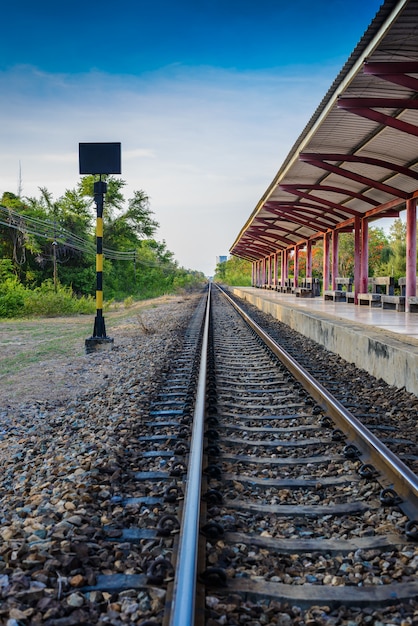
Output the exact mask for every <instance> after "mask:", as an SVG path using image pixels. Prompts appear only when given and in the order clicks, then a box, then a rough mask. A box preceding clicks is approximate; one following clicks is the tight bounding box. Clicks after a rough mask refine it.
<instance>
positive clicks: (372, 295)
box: [357, 276, 395, 307]
mask: <svg viewBox="0 0 418 626" xmlns="http://www.w3.org/2000/svg"><path fill="white" fill-rule="evenodd" d="M369 286H370V287H371V291H370V292H368V293H359V294H358V296H357V301H358V304H359V306H371V307H381V306H382V295H385V296H394V295H395V279H394V278H393V276H373V277H372V278H369Z"/></svg>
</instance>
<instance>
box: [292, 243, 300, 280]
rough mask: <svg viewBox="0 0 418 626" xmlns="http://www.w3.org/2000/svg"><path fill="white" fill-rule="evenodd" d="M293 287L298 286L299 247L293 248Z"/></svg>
mask: <svg viewBox="0 0 418 626" xmlns="http://www.w3.org/2000/svg"><path fill="white" fill-rule="evenodd" d="M294 268H295V270H294V283H293V284H294V286H295V287H297V286H298V282H299V246H295V263H294Z"/></svg>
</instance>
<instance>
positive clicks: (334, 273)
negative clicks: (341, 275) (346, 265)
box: [331, 230, 340, 289]
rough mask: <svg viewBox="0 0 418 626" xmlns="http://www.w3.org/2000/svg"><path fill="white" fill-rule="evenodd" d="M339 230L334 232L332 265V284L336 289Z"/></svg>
mask: <svg viewBox="0 0 418 626" xmlns="http://www.w3.org/2000/svg"><path fill="white" fill-rule="evenodd" d="M339 234H340V233H339V232H338V230H334V231H333V232H332V265H331V284H332V289H336V288H337V287H336V282H335V279H336V278H337V276H338V237H339Z"/></svg>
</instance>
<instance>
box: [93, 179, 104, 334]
mask: <svg viewBox="0 0 418 626" xmlns="http://www.w3.org/2000/svg"><path fill="white" fill-rule="evenodd" d="M106 191H107V183H105V182H104V181H102V180H101V179H100V180H99V181H97V182H95V183H94V201H95V203H96V210H97V218H96V317H95V320H94V330H93V337H99V338H101V337H103V338H104V337H106V327H105V321H104V317H103V203H104V194H105V193H106Z"/></svg>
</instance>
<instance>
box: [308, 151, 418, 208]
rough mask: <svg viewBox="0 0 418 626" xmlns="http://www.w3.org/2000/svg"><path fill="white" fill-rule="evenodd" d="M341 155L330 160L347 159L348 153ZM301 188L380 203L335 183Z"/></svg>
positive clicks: (375, 204) (375, 203)
mask: <svg viewBox="0 0 418 626" xmlns="http://www.w3.org/2000/svg"><path fill="white" fill-rule="evenodd" d="M309 154H313V153H309ZM324 156H325V155H323V154H321V157H322V158H323V157H324ZM327 156H328V155H327ZM334 156H337V155H334ZM340 156H342V157H344V158H343V159H337V158H336V159H331V158H330V160H335V161H339V160H347V155H340ZM350 156H351V155H350ZM376 160H377V159H376ZM417 177H418V173H417ZM300 189H309V190H314V191H330V192H332V193H338V194H341V195H345V196H349V197H350V198H357V199H358V200H362V201H363V202H367V203H368V204H373V205H374V206H377V205H378V204H379V202H378V201H377V200H373V198H369V197H368V196H365V195H364V194H362V193H358V192H357V191H353V190H352V189H346V188H345V187H336V186H335V185H321V184H319V183H318V184H316V185H300ZM341 206H344V205H341Z"/></svg>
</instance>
